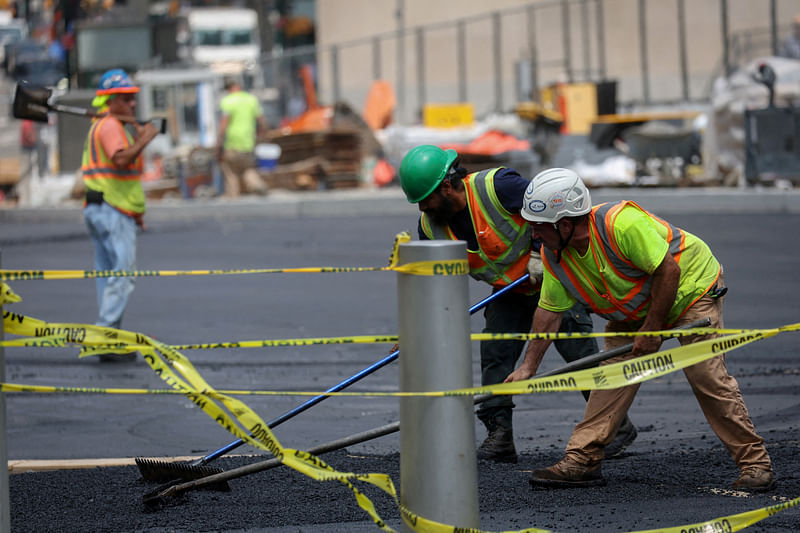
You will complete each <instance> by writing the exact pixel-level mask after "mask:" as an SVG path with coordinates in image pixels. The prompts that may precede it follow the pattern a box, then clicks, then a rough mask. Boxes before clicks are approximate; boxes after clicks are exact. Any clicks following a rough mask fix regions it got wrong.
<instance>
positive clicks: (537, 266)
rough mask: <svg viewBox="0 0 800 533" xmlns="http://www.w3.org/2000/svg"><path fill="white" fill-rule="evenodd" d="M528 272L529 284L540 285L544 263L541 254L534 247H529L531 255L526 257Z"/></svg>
mask: <svg viewBox="0 0 800 533" xmlns="http://www.w3.org/2000/svg"><path fill="white" fill-rule="evenodd" d="M528 274H530V275H531V285H533V286H534V287H537V286H540V285H541V284H542V280H543V279H544V265H542V256H541V255H540V254H539V252H537V251H536V250H534V249H531V257H530V259H528Z"/></svg>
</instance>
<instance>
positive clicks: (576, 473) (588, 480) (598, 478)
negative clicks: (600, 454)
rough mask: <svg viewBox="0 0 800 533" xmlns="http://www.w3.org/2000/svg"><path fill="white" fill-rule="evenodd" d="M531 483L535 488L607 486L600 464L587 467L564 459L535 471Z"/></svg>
mask: <svg viewBox="0 0 800 533" xmlns="http://www.w3.org/2000/svg"><path fill="white" fill-rule="evenodd" d="M530 483H531V485H533V486H534V487H558V488H567V487H597V486H602V485H605V484H606V480H605V478H604V477H603V471H602V469H601V468H600V463H597V464H596V465H594V466H586V465H582V464H580V463H579V462H577V461H575V460H573V459H570V458H569V457H564V458H563V459H561V460H560V461H559V462H557V463H556V464H554V465H553V466H550V467H547V468H543V469H542V470H534V471H533V474H531V479H530Z"/></svg>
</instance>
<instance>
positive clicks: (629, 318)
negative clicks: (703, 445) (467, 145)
mask: <svg viewBox="0 0 800 533" xmlns="http://www.w3.org/2000/svg"><path fill="white" fill-rule="evenodd" d="M522 216H523V217H524V218H525V219H526V220H528V221H529V223H530V226H531V227H532V229H533V236H534V237H535V238H536V237H538V238H539V239H541V241H542V245H543V253H542V257H543V264H544V280H543V282H542V291H541V295H540V297H539V308H538V309H537V310H536V312H535V315H534V318H533V326H532V331H534V332H536V333H544V332H554V331H557V330H558V329H559V325H560V323H561V321H562V314H563V313H564V312H565V311H567V310H568V309H570V308H571V307H572V306H573V305H574V304H575V302H582V303H584V304H586V305H588V306H589V307H590V308H591V309H592V311H593V312H595V313H596V314H598V315H600V316H601V317H603V318H605V319H606V320H608V322H607V324H606V331H607V332H633V331H659V330H664V329H667V328H671V327H675V326H681V325H685V324H689V323H691V322H693V321H696V320H698V319H701V318H705V317H708V318H710V319H711V327H714V328H721V327H723V322H722V302H723V297H724V295H725V293H726V292H727V287H725V282H724V279H723V275H722V267H721V266H720V264H719V262H718V261H717V259H716V258H715V257H714V255H713V254H712V252H711V250H710V249H709V247H708V245H706V243H705V242H703V241H702V240H700V239H699V238H698V237H696V236H695V235H692V234H691V233H689V232H687V231H683V230H681V229H680V228H677V227H675V226H673V225H672V224H670V223H669V222H666V221H665V220H662V219H660V218H658V217H656V216H654V215H652V214H650V213H648V212H647V211H645V210H643V209H642V208H641V207H639V206H638V205H636V204H635V203H633V202H630V201H623V202H616V203H609V204H601V205H599V206H596V207H592V203H591V196H590V194H589V190H588V189H587V188H586V186H585V185H584V183H583V181H582V180H581V179H580V177H579V176H578V175H577V174H576V173H575V172H573V171H571V170H568V169H563V168H554V169H549V170H546V171H544V172H541V173H539V174H537V175H536V176H535V177H534V178H533V180H532V181H531V182H530V184H529V186H528V188H527V189H526V191H525V194H524V200H523V205H522ZM714 336H715V335H693V336H689V337H679V339H678V340H679V341H680V343H681V344H690V343H695V342H699V341H701V340H704V339H708V338H711V337H714ZM626 342H627V338H625V337H608V338H606V341H605V348H606V349H607V350H608V349H613V348H617V347H619V346H622V345H624V344H625V343H626ZM661 342H662V340H661V337H658V336H638V337H636V338H635V341H634V344H633V350H632V351H631V352H629V353H628V354H626V355H621V356H618V357H615V358H612V359H609V360H607V361H605V362H604V363H601V364H611V363H615V362H619V361H623V360H627V359H631V358H634V357H638V356H641V355H644V354H648V353H652V352H655V351H657V350H658V349H659V347H660V346H661ZM549 344H550V342H549V341H547V340H532V341H531V342H530V343H529V344H528V348H527V350H526V352H525V359H524V360H523V362H522V364H521V365H520V366H519V368H517V369H516V370H515V371H514V372H512V373H510V374H509V376H508V377H507V378H506V379H505V381H506V382H511V381H520V380H526V379H529V378H530V377H532V376H534V375H535V374H536V370H537V369H538V367H539V363H540V362H541V360H542V357H543V356H544V353H545V350H546V349H547V347H548V345H549ZM683 371H684V373H685V375H686V378H687V379H688V381H689V383H690V384H691V386H692V390H693V392H694V394H695V397H696V398H697V401H698V403H699V404H700V407H701V408H702V410H703V413H704V414H705V416H706V419H707V420H708V423H709V425H710V426H711V428H712V429H713V430H714V432H715V433H716V434H717V436H718V437H719V438H720V440H721V441H722V442H723V444H725V446H726V447H727V449H728V451H729V453H730V454H731V456H732V457H733V459H734V460H735V461H736V464H737V466H738V467H739V470H740V476H739V478H738V479H737V480H736V481H735V482H734V484H733V486H734V488H738V489H745V490H754V491H765V490H769V489H771V488H772V487H773V486H774V484H775V480H774V475H773V472H772V463H771V461H770V458H769V455H768V454H767V451H766V449H765V447H764V441H763V439H762V438H761V437H760V436H758V434H756V431H755V428H754V426H753V423H752V421H751V420H750V416H749V415H748V413H747V407H746V406H745V404H744V400H743V399H742V395H741V392H740V391H739V385H738V384H737V382H736V380H735V379H734V378H733V377H732V376H730V375H729V374H728V371H727V369H726V367H725V355H724V354H720V355H717V356H716V357H713V358H711V359H707V360H705V361H703V362H700V363H697V364H695V365H692V366H690V367H687V368H684V370H683ZM638 389H639V385H638V384H636V385H628V386H625V387H621V388H618V389H612V390H599V389H598V390H593V391H592V393H591V395H590V396H589V402H588V403H587V405H586V412H585V415H584V419H583V421H582V422H580V423H579V424H578V425H577V426H576V427H575V429H574V431H573V433H572V437H571V439H570V440H569V443H568V444H567V448H566V454H565V457H564V458H563V459H562V460H561V461H559V462H558V463H556V464H555V465H553V466H551V467H548V468H544V469H541V470H535V471H534V472H533V474H532V476H531V483H532V484H533V485H540V486H550V487H572V486H592V485H602V484H605V479H604V478H603V474H602V471H601V461H602V460H603V458H604V448H606V446H607V445H608V444H609V443H610V442H611V441H612V439H613V438H614V434H615V432H616V430H617V428H618V427H619V425H620V424H621V423H622V421H623V419H624V417H625V416H626V413H627V412H628V409H629V407H630V406H631V404H632V403H633V399H634V396H635V395H636V392H637V391H638Z"/></svg>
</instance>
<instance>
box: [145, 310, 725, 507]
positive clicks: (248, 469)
mask: <svg viewBox="0 0 800 533" xmlns="http://www.w3.org/2000/svg"><path fill="white" fill-rule="evenodd" d="M709 325H711V320H710V319H709V318H703V319H700V320H696V321H694V322H692V323H690V324H686V325H683V326H679V327H677V328H675V329H691V328H704V327H708V326H709ZM631 349H633V343H629V344H625V345H623V346H620V347H618V348H614V349H611V350H607V351H604V352H598V353H596V354H594V355H587V356H586V357H583V358H581V359H578V360H577V361H572V362H571V363H568V364H566V365H564V366H561V367H558V368H555V369H553V370H550V371H548V372H544V373H542V374H537V375H536V377H537V378H543V377H548V376H555V375H558V374H566V373H568V372H575V371H577V370H583V369H586V368H591V367H594V366H597V365H598V364H600V363H601V362H602V361H605V360H607V359H611V358H612V357H617V356H619V355H622V354H626V353H628V352H629V351H631ZM491 397H492V395H491V394H482V395H480V396H476V397H475V400H474V403H475V405H478V404H480V403H483V402H485V401H486V400H488V399H489V398H491ZM399 430H400V422H392V423H391V424H386V425H384V426H380V427H377V428H373V429H370V430H367V431H363V432H361V433H355V434H353V435H350V436H348V437H343V438H341V439H337V440H334V441H331V442H327V443H325V444H320V445H319V446H316V447H314V448H309V450H308V453H310V454H312V455H320V454H323V453H327V452H331V451H334V450H339V449H342V448H344V447H346V446H353V445H355V444H360V443H362V442H366V441H369V440H372V439H376V438H378V437H383V436H384V435H389V434H391V433H395V432H397V431H399ZM282 464H283V463H282V462H281V460H280V459H278V458H275V457H273V458H272V459H266V460H264V461H258V462H257V463H253V464H250V465H245V466H240V467H238V468H233V469H231V470H228V471H220V472H218V473H214V474H211V475H209V476H206V477H196V478H194V479H192V480H191V481H187V482H184V483H177V482H172V483H165V484H163V485H160V486H159V487H156V488H155V489H153V490H151V491H149V492H148V493H147V494H145V495H144V496H143V497H142V502H143V503H144V504H145V505H147V506H148V507H151V508H158V507H160V506H163V505H164V504H166V503H167V501H168V500H169V499H170V498H173V497H175V496H177V495H178V494H182V493H184V492H188V491H191V490H195V489H209V490H222V491H229V490H230V486H229V485H228V481H230V480H231V479H236V478H240V477H244V476H247V475H250V474H255V473H256V472H263V471H265V470H270V469H272V468H275V467H278V466H281V465H282Z"/></svg>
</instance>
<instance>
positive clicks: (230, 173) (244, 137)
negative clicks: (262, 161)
mask: <svg viewBox="0 0 800 533" xmlns="http://www.w3.org/2000/svg"><path fill="white" fill-rule="evenodd" d="M225 90H226V91H228V94H226V95H225V96H224V97H223V98H222V101H221V102H220V104H219V107H220V111H221V113H222V118H221V119H220V124H219V133H218V135H217V161H219V163H220V167H221V168H222V174H223V175H224V176H225V192H224V193H223V196H226V197H229V198H235V197H237V196H239V195H240V194H241V193H242V191H244V192H245V193H256V194H267V184H266V183H264V180H263V179H262V178H261V175H260V174H259V173H258V169H257V163H256V157H255V153H254V150H255V146H256V139H257V138H258V135H259V134H260V133H261V132H266V131H267V129H268V126H267V121H266V119H265V118H264V113H263V111H262V109H261V104H260V103H259V101H258V98H256V97H255V96H253V95H252V94H250V93H248V92H247V91H244V90H243V89H242V87H241V85H240V84H239V82H238V81H237V80H234V79H228V80H226V81H225Z"/></svg>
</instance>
